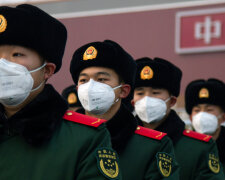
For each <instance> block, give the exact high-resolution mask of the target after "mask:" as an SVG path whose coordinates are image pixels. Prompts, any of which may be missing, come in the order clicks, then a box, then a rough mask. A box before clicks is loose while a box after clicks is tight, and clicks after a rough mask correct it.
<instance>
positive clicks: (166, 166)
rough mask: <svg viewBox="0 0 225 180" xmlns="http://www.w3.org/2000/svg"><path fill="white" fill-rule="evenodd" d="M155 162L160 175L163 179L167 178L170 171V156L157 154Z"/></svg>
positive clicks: (162, 153)
mask: <svg viewBox="0 0 225 180" xmlns="http://www.w3.org/2000/svg"><path fill="white" fill-rule="evenodd" d="M157 161H158V167H159V170H160V173H161V174H162V175H163V176H164V177H169V176H170V174H171V171H172V162H173V158H172V156H171V155H169V154H167V153H164V152H159V153H157Z"/></svg>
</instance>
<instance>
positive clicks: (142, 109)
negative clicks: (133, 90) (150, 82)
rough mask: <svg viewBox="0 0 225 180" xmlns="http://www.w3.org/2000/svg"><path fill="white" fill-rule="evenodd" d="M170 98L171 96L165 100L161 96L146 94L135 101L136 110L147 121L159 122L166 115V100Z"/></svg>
mask: <svg viewBox="0 0 225 180" xmlns="http://www.w3.org/2000/svg"><path fill="white" fill-rule="evenodd" d="M169 100H170V98H168V99H167V100H165V101H163V100H162V99H159V98H153V97H149V96H145V97H144V98H142V99H140V100H138V101H137V102H136V103H135V105H134V107H135V112H136V113H137V115H138V116H139V118H140V119H141V120H142V121H144V122H146V123H154V122H158V121H160V120H162V119H163V117H164V116H165V115H166V110H167V106H166V102H167V101H169Z"/></svg>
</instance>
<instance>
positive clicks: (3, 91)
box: [0, 58, 46, 106]
mask: <svg viewBox="0 0 225 180" xmlns="http://www.w3.org/2000/svg"><path fill="white" fill-rule="evenodd" d="M45 65H46V64H43V65H42V66H41V67H39V68H37V69H35V70H32V71H28V69H27V68H26V67H24V66H23V65H20V64H17V63H13V62H10V61H8V60H6V59H3V58H1V59H0V103H2V104H3V105H5V106H16V105H19V104H21V103H22V102H24V101H25V99H26V98H27V97H28V96H29V94H30V93H31V92H32V91H35V90H36V89H38V88H39V87H40V86H41V84H42V83H41V84H40V85H39V86H38V87H37V88H35V89H33V90H32V87H33V84H34V80H33V78H32V76H31V74H30V73H32V72H36V71H38V70H40V69H42V68H43V67H44V66H45Z"/></svg>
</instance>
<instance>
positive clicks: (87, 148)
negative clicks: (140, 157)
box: [0, 4, 120, 180]
mask: <svg viewBox="0 0 225 180" xmlns="http://www.w3.org/2000/svg"><path fill="white" fill-rule="evenodd" d="M66 39H67V31H66V28H65V26H64V25H63V24H61V23H60V22H59V21H58V20H56V19H55V18H53V17H51V16H50V15H48V14H47V13H45V12H44V11H42V10H41V9H39V8H37V7H35V6H32V5H28V4H22V5H18V6H16V7H8V6H1V7H0V159H1V160H0V171H1V173H0V179H1V180H28V179H29V180H74V179H76V180H84V179H85V180H93V179H94V180H103V179H119V176H120V174H119V168H118V163H117V156H116V154H115V152H114V151H113V150H112V149H111V142H110V135H109V133H108V131H107V129H106V128H105V126H104V124H102V122H104V121H103V120H100V119H95V118H90V117H87V116H84V115H80V114H77V113H75V112H74V113H73V112H66V111H67V108H68V106H67V103H66V101H65V100H64V99H63V98H62V97H61V96H60V94H59V93H57V92H56V90H55V89H54V88H53V86H52V85H50V84H46V81H47V79H49V78H50V77H51V76H52V75H53V74H54V73H56V72H57V71H59V69H60V67H61V63H62V57H63V53H64V48H65V44H66ZM101 124H102V125H101ZM100 155H101V158H100ZM108 161H110V162H111V163H110V162H109V163H108V164H106V166H104V167H106V168H104V169H103V168H102V167H101V164H102V163H104V162H108ZM107 165H108V166H107Z"/></svg>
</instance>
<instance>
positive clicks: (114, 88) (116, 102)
mask: <svg viewBox="0 0 225 180" xmlns="http://www.w3.org/2000/svg"><path fill="white" fill-rule="evenodd" d="M120 87H122V84H120V85H119V86H116V87H114V88H112V89H113V90H115V89H118V88H120ZM118 101H119V98H117V99H116V100H115V101H114V103H113V104H115V103H117V102H118Z"/></svg>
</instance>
